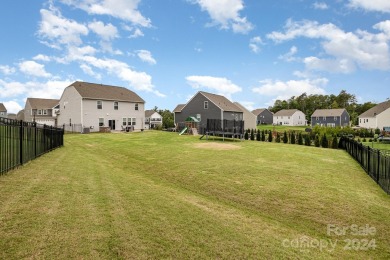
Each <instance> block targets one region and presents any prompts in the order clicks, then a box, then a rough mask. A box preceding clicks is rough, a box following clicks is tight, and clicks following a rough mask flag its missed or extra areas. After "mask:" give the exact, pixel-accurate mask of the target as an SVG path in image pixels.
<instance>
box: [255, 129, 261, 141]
mask: <svg viewBox="0 0 390 260" xmlns="http://www.w3.org/2000/svg"><path fill="white" fill-rule="evenodd" d="M260 139H261V137H260V130H257V133H256V140H257V141H260Z"/></svg>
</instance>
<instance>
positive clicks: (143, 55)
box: [136, 50, 157, 65]
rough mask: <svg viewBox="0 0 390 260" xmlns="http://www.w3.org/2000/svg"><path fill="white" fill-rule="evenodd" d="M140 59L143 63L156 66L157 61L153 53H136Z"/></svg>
mask: <svg viewBox="0 0 390 260" xmlns="http://www.w3.org/2000/svg"><path fill="white" fill-rule="evenodd" d="M136 53H137V56H138V58H140V59H141V60H142V61H143V62H147V63H149V64H152V65H155V64H156V63H157V61H156V60H155V59H154V58H153V57H152V53H151V52H150V51H147V50H138V51H136Z"/></svg>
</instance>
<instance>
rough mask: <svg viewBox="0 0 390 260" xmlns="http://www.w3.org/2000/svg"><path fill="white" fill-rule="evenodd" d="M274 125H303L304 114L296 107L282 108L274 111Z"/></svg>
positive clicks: (304, 123) (304, 122)
mask: <svg viewBox="0 0 390 260" xmlns="http://www.w3.org/2000/svg"><path fill="white" fill-rule="evenodd" d="M273 124H274V125H286V126H305V125H306V124H307V122H306V116H305V114H304V113H303V112H302V111H300V110H298V109H283V110H280V111H278V112H276V113H275V114H274V116H273Z"/></svg>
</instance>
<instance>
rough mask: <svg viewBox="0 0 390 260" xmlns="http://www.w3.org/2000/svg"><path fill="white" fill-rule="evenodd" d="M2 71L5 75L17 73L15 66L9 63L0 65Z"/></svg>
mask: <svg viewBox="0 0 390 260" xmlns="http://www.w3.org/2000/svg"><path fill="white" fill-rule="evenodd" d="M0 71H1V72H2V73H3V74H5V75H11V74H14V73H15V71H16V70H15V68H13V67H10V66H8V65H0Z"/></svg>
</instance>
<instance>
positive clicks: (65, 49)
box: [0, 0, 390, 113]
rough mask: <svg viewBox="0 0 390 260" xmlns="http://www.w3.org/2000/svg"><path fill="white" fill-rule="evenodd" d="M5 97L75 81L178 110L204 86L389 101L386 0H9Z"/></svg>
mask: <svg viewBox="0 0 390 260" xmlns="http://www.w3.org/2000/svg"><path fill="white" fill-rule="evenodd" d="M1 4H2V8H1V9H0V21H1V23H0V33H1V35H2V36H3V37H2V40H1V41H0V49H1V56H0V102H2V103H4V104H5V105H6V107H7V109H8V110H9V112H13V113H16V112H18V111H19V110H20V109H22V108H23V107H24V104H25V100H26V98H27V97H40V98H60V96H61V94H62V91H63V89H64V88H65V87H67V86H68V85H70V84H71V83H72V82H74V81H76V80H81V81H87V82H96V83H103V84H109V85H117V86H123V87H127V88H129V89H131V90H133V91H135V92H136V93H138V94H139V95H140V96H141V97H142V98H143V99H144V100H145V101H146V108H147V109H150V108H153V107H154V106H157V107H159V108H162V109H170V110H173V109H174V107H175V106H176V105H177V104H179V103H186V102H187V101H188V100H189V98H190V97H192V96H193V95H194V94H195V93H196V92H197V91H199V90H203V91H208V92H211V93H217V94H223V95H225V96H226V97H228V98H230V99H231V100H233V101H238V102H240V103H242V104H243V105H244V106H246V107H247V108H249V109H255V108H261V107H268V106H269V105H272V104H273V102H274V100H275V99H287V98H289V97H291V96H297V95H300V94H302V93H303V92H306V93H307V94H335V95H337V94H338V93H339V92H340V91H341V90H343V89H345V90H347V92H349V93H352V94H355V95H356V96H357V98H358V102H361V103H362V102H368V101H371V102H382V101H385V100H386V99H387V98H389V97H390V84H389V83H390V46H389V45H390V1H388V0H335V1H307V0H283V1H271V0H266V1H259V0H77V1H76V0H51V1H50V0H49V1H25V0H4V1H2V3H1Z"/></svg>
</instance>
